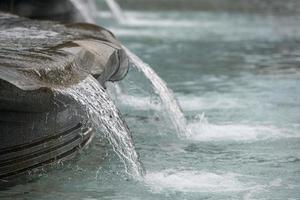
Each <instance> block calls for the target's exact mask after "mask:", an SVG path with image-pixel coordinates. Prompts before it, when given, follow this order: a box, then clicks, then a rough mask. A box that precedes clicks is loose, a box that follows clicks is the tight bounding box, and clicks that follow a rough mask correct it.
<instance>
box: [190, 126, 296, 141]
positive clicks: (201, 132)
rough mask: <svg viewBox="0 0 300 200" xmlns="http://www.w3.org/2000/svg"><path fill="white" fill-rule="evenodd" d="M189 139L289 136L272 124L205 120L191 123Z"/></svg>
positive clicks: (243, 139)
mask: <svg viewBox="0 0 300 200" xmlns="http://www.w3.org/2000/svg"><path fill="white" fill-rule="evenodd" d="M189 127H190V128H191V130H192V135H191V136H190V139H193V140H199V141H224V140H232V141H251V140H252V141H253V140H264V139H270V138H280V137H290V136H291V135H289V134H284V133H283V132H282V130H280V129H278V128H275V127H272V126H254V125H245V124H220V125H214V124H209V123H207V122H201V121H200V122H195V123H191V124H190V125H189Z"/></svg>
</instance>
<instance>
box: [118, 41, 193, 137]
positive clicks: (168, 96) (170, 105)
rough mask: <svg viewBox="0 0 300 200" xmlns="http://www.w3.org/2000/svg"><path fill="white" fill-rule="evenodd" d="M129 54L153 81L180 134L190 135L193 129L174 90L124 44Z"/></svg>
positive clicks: (133, 61) (139, 68) (135, 63)
mask: <svg viewBox="0 0 300 200" xmlns="http://www.w3.org/2000/svg"><path fill="white" fill-rule="evenodd" d="M123 48H124V49H125V51H126V53H127V55H128V56H129V57H130V59H131V61H132V63H133V64H134V66H135V67H136V68H137V69H138V70H140V71H142V72H143V73H144V75H145V76H146V77H147V79H149V81H150V82H151V83H152V85H153V88H154V90H155V92H156V93H157V94H158V95H159V96H160V98H161V100H162V102H163V105H164V106H165V108H166V110H167V112H168V114H169V116H170V118H171V122H172V123H173V125H174V127H175V128H176V130H177V133H178V135H179V136H183V137H188V136H190V134H191V130H190V129H189V128H188V127H187V123H186V119H185V116H184V114H183V113H182V110H181V108H180V106H179V103H178V102H177V100H176V98H175V96H174V94H173V92H172V91H171V90H170V89H169V88H168V87H167V84H166V83H165V82H164V81H163V80H162V79H161V78H160V77H159V76H158V75H157V74H156V73H155V71H154V70H153V69H152V68H151V67H150V66H149V65H148V64H146V63H144V62H143V61H142V60H141V59H140V58H139V57H137V56H136V55H135V54H134V53H132V52H131V51H130V50H129V49H127V48H126V47H124V46H123Z"/></svg>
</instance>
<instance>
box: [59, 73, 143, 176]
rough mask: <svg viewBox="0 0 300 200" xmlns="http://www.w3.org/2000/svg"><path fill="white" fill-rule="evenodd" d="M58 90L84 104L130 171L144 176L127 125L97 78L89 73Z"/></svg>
mask: <svg viewBox="0 0 300 200" xmlns="http://www.w3.org/2000/svg"><path fill="white" fill-rule="evenodd" d="M55 91H56V92H57V93H60V94H63V95H66V96H69V97H71V98H73V99H74V100H75V101H77V102H78V103H79V104H80V105H81V106H82V107H83V108H84V110H85V111H86V114H87V116H88V119H89V120H91V121H92V123H93V126H94V127H95V129H96V131H99V129H101V130H103V132H104V134H105V136H106V138H107V139H108V140H109V142H110V143H111V145H112V146H113V149H114V151H115V152H116V154H117V155H118V156H119V157H120V159H121V160H122V161H123V162H124V165H125V168H126V172H127V173H128V174H130V175H132V176H133V177H134V178H141V177H142V176H143V173H144V171H143V167H142V164H141V163H140V161H139V159H138V155H137V152H136V151H135V148H134V145H133V141H132V138H131V133H130V131H129V129H128V126H127V124H126V122H125V121H124V120H123V119H122V117H121V115H120V112H119V111H118V109H117V108H116V106H115V105H114V103H113V102H112V100H110V98H109V96H108V95H107V93H106V91H105V89H104V88H103V87H102V86H101V85H100V84H99V83H98V81H97V80H96V79H94V78H93V77H91V76H88V77H87V78H86V79H85V80H84V81H82V82H81V83H79V84H77V85H73V86H71V87H69V88H63V89H56V90H55Z"/></svg>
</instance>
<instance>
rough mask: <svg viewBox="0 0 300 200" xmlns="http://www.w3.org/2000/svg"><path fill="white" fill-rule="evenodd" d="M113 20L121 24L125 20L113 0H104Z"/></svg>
mask: <svg viewBox="0 0 300 200" xmlns="http://www.w3.org/2000/svg"><path fill="white" fill-rule="evenodd" d="M105 1H106V3H107V5H108V7H109V9H110V10H111V12H112V14H113V16H114V18H115V19H116V20H117V21H118V22H119V23H120V24H122V23H123V22H124V21H125V20H126V16H125V15H124V12H123V10H122V9H121V7H120V6H119V4H118V3H117V2H116V1H115V0H105Z"/></svg>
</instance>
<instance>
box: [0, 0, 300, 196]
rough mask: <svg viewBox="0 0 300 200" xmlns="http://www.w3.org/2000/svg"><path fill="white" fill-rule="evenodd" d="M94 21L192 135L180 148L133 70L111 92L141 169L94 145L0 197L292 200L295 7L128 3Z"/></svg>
mask: <svg viewBox="0 0 300 200" xmlns="http://www.w3.org/2000/svg"><path fill="white" fill-rule="evenodd" d="M97 5H98V7H99V9H100V12H99V14H98V15H97V16H98V17H97V20H96V21H97V23H98V24H99V25H102V26H104V27H106V28H108V29H110V30H112V31H113V32H114V34H115V35H116V36H117V37H118V39H119V40H121V41H122V42H123V44H124V45H125V46H127V47H128V48H129V49H131V50H132V51H133V52H135V53H136V54H137V55H138V56H140V57H141V58H142V59H143V60H144V61H145V62H147V63H150V64H151V66H152V67H153V68H154V70H155V71H156V72H157V73H158V74H159V75H160V76H161V77H162V78H163V79H164V80H165V81H166V82H167V84H168V86H169V87H170V88H171V89H172V90H173V91H174V93H175V96H176V97H177V98H178V100H179V103H180V105H181V106H182V108H183V111H184V114H185V116H186V117H187V120H188V126H189V127H190V128H191V130H192V134H191V135H190V136H189V137H188V138H179V137H177V136H176V134H174V131H175V129H174V127H173V126H172V123H171V122H170V118H169V117H168V115H167V114H166V113H165V111H164V109H163V106H162V104H161V102H160V100H159V98H158V96H157V94H155V92H154V91H153V89H152V88H151V86H150V83H149V81H148V80H147V79H146V78H145V77H144V76H143V75H142V73H140V72H138V71H137V70H135V69H134V68H131V70H130V72H129V73H128V75H127V77H126V78H125V79H124V80H123V81H122V82H121V83H120V84H119V87H120V88H121V90H122V91H121V93H120V92H115V93H117V95H116V94H114V92H113V91H114V90H115V89H114V88H115V87H113V85H112V84H110V85H109V86H108V88H109V90H110V91H112V92H111V93H113V94H112V96H114V100H115V102H116V103H117V105H118V107H119V108H120V109H121V112H122V113H123V115H124V116H125V120H126V122H127V123H128V125H129V128H130V129H131V131H132V133H133V138H134V141H135V146H136V150H137V152H138V153H139V154H140V160H141V161H142V163H143V164H144V166H145V169H146V175H145V178H144V180H143V181H136V180H133V179H131V178H130V177H128V175H127V174H126V173H124V169H123V164H122V163H121V162H120V161H119V159H118V158H117V156H116V155H115V154H114V153H113V151H112V149H110V147H109V145H106V144H105V142H103V141H102V142H101V141H100V140H97V138H95V139H94V141H93V143H92V145H91V147H90V148H89V149H88V150H87V151H83V152H82V153H81V155H80V156H79V157H78V158H77V160H76V161H73V162H67V163H61V164H59V165H56V166H54V167H53V168H55V169H53V170H51V171H50V172H47V173H46V172H45V173H38V174H36V175H35V176H34V177H35V178H33V180H32V181H30V182H29V183H27V184H24V185H18V186H15V187H13V188H10V189H8V190H6V191H1V193H0V198H1V199H85V200H92V199H147V200H148V199H155V200H157V199H172V200H173V199H180V200H182V199H193V200H195V199H272V200H274V199H278V200H279V199H280V200H282V199H290V200H292V199H300V192H299V191H300V185H299V183H300V145H299V144H300V133H299V129H300V90H299V86H300V47H299V44H300V43H299V42H300V26H299V25H300V23H299V15H298V13H299V8H300V6H299V1H296V0H295V1H293V0H289V1H268V0H264V1H251V2H250V1H246V0H240V1H233V0H226V1H218V0H214V1H205V0H199V1H196V0H189V1H184V0H174V1H170V0H161V1H159V0H151V1H146V0H139V1H138V0H124V1H120V5H121V6H123V7H124V15H125V16H126V20H124V21H123V23H122V24H119V23H117V22H116V21H115V20H114V19H113V18H112V15H111V14H110V12H109V11H108V9H107V7H106V5H105V3H104V2H103V1H100V0H99V1H97Z"/></svg>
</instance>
